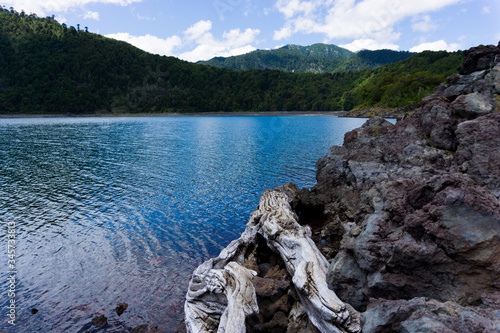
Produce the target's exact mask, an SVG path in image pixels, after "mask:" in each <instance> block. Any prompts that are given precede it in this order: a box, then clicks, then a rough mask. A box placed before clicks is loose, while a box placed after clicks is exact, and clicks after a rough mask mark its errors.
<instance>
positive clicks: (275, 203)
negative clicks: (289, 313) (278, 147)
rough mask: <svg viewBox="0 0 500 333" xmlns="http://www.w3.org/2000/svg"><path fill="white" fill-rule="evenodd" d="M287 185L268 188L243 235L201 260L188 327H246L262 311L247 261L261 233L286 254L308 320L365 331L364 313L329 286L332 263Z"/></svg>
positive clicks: (189, 300)
mask: <svg viewBox="0 0 500 333" xmlns="http://www.w3.org/2000/svg"><path fill="white" fill-rule="evenodd" d="M289 201H290V198H289V197H288V196H287V194H286V193H285V191H284V190H283V188H279V189H277V190H266V191H264V193H263V194H262V197H261V199H260V202H259V207H258V209H257V210H255V211H254V212H253V213H252V214H251V216H250V221H249V222H248V224H247V226H246V230H245V231H244V232H243V234H242V235H241V237H240V238H239V239H237V240H235V241H233V242H232V243H231V244H229V245H228V247H227V248H225V249H224V250H223V251H222V252H221V254H220V255H219V256H218V257H217V258H214V259H210V260H208V261H206V262H205V263H203V264H202V265H200V266H199V267H198V268H197V269H196V270H195V272H194V273H193V277H192V279H191V281H190V284H189V289H188V293H187V296H186V303H185V307H184V309H185V315H186V318H185V321H186V327H187V330H188V332H193V333H204V332H207V333H208V332H216V331H217V332H232V333H233V332H234V333H236V332H246V326H245V319H246V317H247V316H248V315H250V314H253V313H257V312H258V307H257V301H256V295H255V289H254V286H253V284H252V278H253V276H255V275H256V272H254V271H252V270H249V269H247V268H245V267H243V266H242V265H243V264H244V263H245V262H246V261H247V260H249V258H252V257H253V256H255V249H256V247H257V235H258V234H260V235H261V236H262V237H264V239H265V240H266V242H267V246H268V247H269V248H270V249H272V250H273V251H275V252H276V253H277V254H279V256H280V257H281V258H282V260H283V262H284V264H285V267H286V269H287V271H288V273H289V274H290V275H291V276H292V282H293V285H294V287H295V290H296V293H297V295H298V297H299V299H300V302H301V304H302V307H303V308H304V310H305V312H306V313H307V315H308V317H309V320H310V321H311V322H312V323H313V324H314V325H315V326H316V327H317V328H318V329H320V330H321V331H322V332H334V333H335V332H349V333H351V332H352V333H354V332H360V331H361V328H360V319H359V314H358V313H357V312H356V311H355V310H354V309H353V308H352V307H351V306H350V305H348V304H345V303H343V302H342V301H341V300H340V299H339V298H338V297H337V295H336V294H335V293H334V292H333V291H332V290H330V289H329V288H328V286H327V282H326V273H327V270H328V262H327V260H326V259H325V258H324V257H323V255H322V254H321V253H320V252H319V250H318V249H317V247H316V245H315V244H314V243H313V241H312V239H311V230H310V228H309V227H307V226H306V227H302V226H300V225H299V224H298V222H297V216H296V214H295V213H294V212H293V211H292V209H291V207H290V203H289Z"/></svg>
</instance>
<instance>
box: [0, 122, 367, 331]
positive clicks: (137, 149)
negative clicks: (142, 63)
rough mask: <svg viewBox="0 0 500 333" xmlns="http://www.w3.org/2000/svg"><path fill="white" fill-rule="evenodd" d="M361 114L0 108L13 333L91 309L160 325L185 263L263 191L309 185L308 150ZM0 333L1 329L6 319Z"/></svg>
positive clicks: (76, 321) (84, 317)
mask: <svg viewBox="0 0 500 333" xmlns="http://www.w3.org/2000/svg"><path fill="white" fill-rule="evenodd" d="M361 124H362V120H355V119H341V118H334V117H229V118H227V117H220V118H218V117H178V118H83V119H80V118H62V119H8V120H6V119H0V198H2V200H1V201H0V221H1V222H2V223H5V222H16V223H17V225H18V227H17V240H18V249H17V251H18V256H17V270H18V282H19V285H18V287H17V295H16V296H17V300H18V304H19V312H18V314H19V317H18V322H17V327H16V332H20V331H23V332H86V331H88V332H93V328H92V327H91V326H89V322H90V320H91V319H92V318H93V317H94V316H96V315H98V314H104V315H106V316H107V317H108V322H109V328H108V329H107V332H123V331H124V330H127V329H131V328H133V327H135V326H137V325H140V324H144V323H157V324H158V325H159V327H160V329H162V330H164V331H171V330H172V328H173V327H174V326H175V325H176V324H177V322H178V320H179V318H180V316H181V314H182V307H183V301H182V298H183V296H184V294H185V291H186V289H187V283H188V281H189V277H190V275H191V273H192V271H193V269H194V268H195V267H196V266H197V265H199V264H200V263H201V262H203V261H204V260H206V259H208V258H210V257H212V256H215V255H217V254H218V253H219V252H220V250H221V249H222V248H224V247H225V246H226V245H227V244H228V243H229V242H230V241H231V240H233V239H235V238H237V237H239V235H240V233H241V232H242V231H243V229H244V226H245V224H246V222H247V219H248V217H249V214H250V212H251V211H252V210H253V209H255V208H256V205H257V204H258V199H259V196H260V194H261V193H262V191H263V190H264V189H265V188H274V187H276V186H280V185H282V184H284V183H286V182H288V181H291V182H294V183H296V184H297V185H299V186H300V187H303V186H308V187H310V186H312V185H313V184H314V183H315V179H314V178H315V169H314V164H315V162H316V160H317V159H318V158H319V157H321V156H323V155H324V154H325V153H326V152H327V151H328V149H329V147H330V146H331V145H333V144H340V143H341V141H342V138H343V135H344V133H345V132H346V131H348V130H350V129H352V128H355V127H358V126H360V125H361ZM0 241H1V242H3V243H5V241H6V235H5V234H0ZM2 265H4V264H2ZM2 267H4V266H2ZM0 273H1V276H0V279H1V281H2V284H1V287H2V288H3V290H6V283H5V282H3V281H6V280H7V272H6V271H5V269H2V271H0ZM123 302H125V303H128V304H130V306H129V308H128V309H127V311H126V312H125V314H124V315H122V316H121V317H118V316H117V315H116V314H114V311H113V310H114V308H115V306H116V304H117V303H123ZM0 305H1V306H4V305H6V301H5V300H2V304H0ZM32 308H37V309H38V310H39V312H38V313H37V314H36V315H32V314H31V312H30V311H31V309H32ZM0 330H5V331H7V332H13V331H12V328H11V327H10V326H9V325H8V324H7V323H6V320H5V317H2V319H1V321H0Z"/></svg>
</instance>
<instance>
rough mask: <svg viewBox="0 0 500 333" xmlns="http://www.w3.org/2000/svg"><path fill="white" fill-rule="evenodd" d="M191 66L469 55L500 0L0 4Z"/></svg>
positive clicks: (499, 31)
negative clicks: (299, 56)
mask: <svg viewBox="0 0 500 333" xmlns="http://www.w3.org/2000/svg"><path fill="white" fill-rule="evenodd" d="M0 5H2V6H5V7H6V8H10V7H13V8H14V9H15V10H16V11H18V12H20V11H21V10H24V11H25V12H26V13H28V14H29V13H34V14H36V15H38V16H40V17H43V16H52V15H54V16H55V18H56V20H58V21H59V22H60V23H66V24H67V25H68V26H75V27H76V26H77V24H80V26H81V28H82V29H83V28H84V27H88V30H89V31H90V32H94V33H98V34H101V35H104V36H106V37H110V38H114V39H118V40H122V41H126V42H128V43H130V44H133V45H135V46H137V47H139V48H141V49H143V50H145V51H148V52H150V53H154V54H160V55H167V56H174V57H177V58H180V59H184V60H187V61H191V62H196V61H199V60H208V59H211V58H213V57H216V56H223V57H228V56H233V55H239V54H243V53H248V52H251V51H253V50H256V49H274V48H278V47H281V46H284V45H287V44H297V45H303V46H307V45H312V44H316V43H327V44H335V45H339V46H341V47H344V48H347V49H349V50H351V51H359V50H362V49H370V50H376V49H392V50H400V51H413V52H420V51H423V50H448V51H455V50H465V49H468V48H470V47H473V46H477V45H479V44H484V45H486V44H495V45H496V44H498V42H499V40H500V19H499V18H500V1H499V0H399V1H396V0H306V1H302V0H266V1H264V0H183V1H174V0H43V1H39V0H0Z"/></svg>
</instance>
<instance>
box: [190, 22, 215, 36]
mask: <svg viewBox="0 0 500 333" xmlns="http://www.w3.org/2000/svg"><path fill="white" fill-rule="evenodd" d="M210 30H212V22H211V21H199V22H197V23H195V24H193V25H192V26H190V27H189V28H188V29H187V30H185V31H184V35H185V36H186V37H187V39H190V40H197V39H200V38H202V37H203V36H205V35H206V34H207V33H209V31H210Z"/></svg>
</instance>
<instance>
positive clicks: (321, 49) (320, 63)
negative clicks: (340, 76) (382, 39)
mask: <svg viewBox="0 0 500 333" xmlns="http://www.w3.org/2000/svg"><path fill="white" fill-rule="evenodd" d="M412 54H413V53H410V52H408V51H401V52H398V51H392V50H376V51H369V50H362V51H360V52H357V53H354V52H351V51H349V50H346V49H344V48H341V47H339V46H336V45H329V44H314V45H311V46H300V45H285V46H283V47H281V48H278V49H275V50H256V51H253V52H250V53H246V54H242V55H239V56H233V57H227V58H224V57H215V58H213V59H210V60H208V61H199V62H198V63H200V64H204V65H209V66H213V67H218V68H228V69H234V70H237V71H242V70H250V69H278V70H281V71H285V72H294V73H343V72H350V71H354V70H363V69H375V68H377V67H379V66H382V65H387V64H392V63H395V62H398V61H401V60H404V59H407V58H409V57H410V56H411V55H412Z"/></svg>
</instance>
